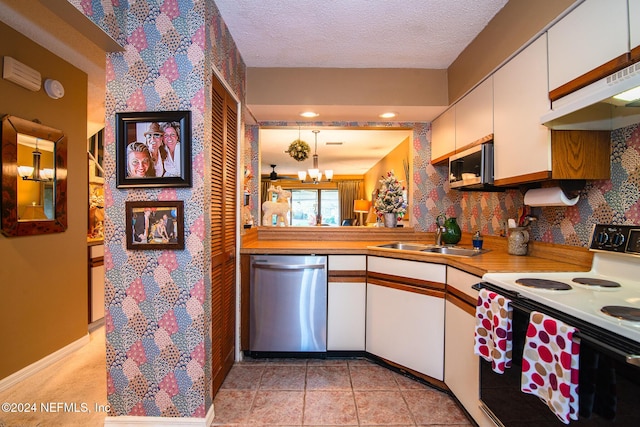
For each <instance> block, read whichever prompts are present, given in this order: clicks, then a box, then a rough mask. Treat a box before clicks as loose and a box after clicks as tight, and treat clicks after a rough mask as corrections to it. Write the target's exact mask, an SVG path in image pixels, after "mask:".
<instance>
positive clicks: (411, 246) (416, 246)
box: [377, 242, 428, 251]
mask: <svg viewBox="0 0 640 427" xmlns="http://www.w3.org/2000/svg"><path fill="white" fill-rule="evenodd" d="M377 247H378V248H386V249H398V250H401V251H421V250H423V249H426V248H428V246H427V245H421V244H420V243H403V242H394V243H387V244H384V245H378V246H377Z"/></svg>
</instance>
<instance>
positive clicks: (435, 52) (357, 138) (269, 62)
mask: <svg viewBox="0 0 640 427" xmlns="http://www.w3.org/2000/svg"><path fill="white" fill-rule="evenodd" d="M215 3H216V5H217V6H218V9H219V10H220V14H221V16H222V18H223V20H224V22H225V23H226V24H227V27H228V28H229V32H230V33H231V35H232V37H233V39H234V41H235V43H236V46H237V47H238V50H239V51H240V54H241V55H242V58H243V60H244V62H245V64H246V65H247V67H284V68H286V67H302V68H304V67H320V68H427V69H446V68H448V67H449V65H451V63H452V62H453V61H454V60H455V59H456V58H457V57H458V55H459V54H460V53H461V52H462V51H463V50H464V49H465V48H466V47H467V46H468V45H469V43H471V41H472V40H473V39H474V38H475V37H476V36H477V35H478V33H480V31H482V29H483V28H484V27H485V26H486V25H487V23H488V22H489V21H490V20H491V19H492V18H493V17H494V16H495V14H496V13H498V12H499V11H500V9H502V7H503V6H504V5H505V4H506V3H507V0H322V1H319V0H261V1H255V0H215ZM248 107H249V109H251V110H252V113H253V114H254V116H255V117H256V119H257V120H258V121H262V120H276V119H274V115H275V116H277V117H278V118H277V120H282V121H296V120H300V117H299V116H298V113H299V112H300V111H304V110H305V108H304V106H301V105H276V106H274V105H269V106H252V105H248ZM252 107H253V108H252ZM322 107H323V114H322V115H321V117H319V118H318V119H317V120H320V121H324V122H328V121H361V122H366V121H371V120H372V118H373V119H375V118H377V115H378V114H380V113H381V112H383V111H386V110H381V106H354V105H330V106H327V105H323V106H322ZM388 107H389V108H388V110H392V111H395V112H398V113H399V119H400V120H403V121H428V120H431V119H432V118H434V117H436V116H437V115H438V114H439V113H440V112H441V111H442V107H441V106H423V107H416V106H402V105H395V106H388ZM311 109H313V108H311ZM417 117H418V118H421V120H420V119H417ZM322 129H323V130H322V132H321V133H320V134H319V136H318V138H319V143H318V155H319V157H320V168H321V169H329V168H332V169H334V170H335V171H336V173H337V174H350V173H353V174H361V173H363V171H367V170H369V169H370V168H371V167H372V166H373V165H374V164H375V163H376V162H377V161H378V160H379V159H380V158H381V157H384V155H386V154H387V153H388V152H389V151H391V150H392V149H393V148H394V147H395V146H397V145H398V144H399V143H400V142H402V140H403V138H404V137H405V135H398V134H397V133H396V134H394V133H393V132H389V133H385V132H384V131H376V132H369V131H363V130H359V131H345V130H341V129H332V128H330V127H324V128H322ZM307 133H308V135H306V136H305V135H303V138H302V139H303V140H305V141H307V142H308V143H310V144H311V143H312V142H313V136H312V134H311V132H310V130H308V131H307ZM334 133H335V134H334ZM296 134H297V129H291V128H289V129H283V130H281V131H278V130H273V129H270V130H269V131H268V132H264V131H261V135H260V159H261V162H260V163H261V170H262V173H263V174H264V173H269V172H270V171H271V168H270V167H269V165H270V164H276V165H278V167H277V168H276V170H277V171H278V172H279V173H281V174H285V173H286V174H290V173H294V174H295V171H296V170H297V169H301V165H300V164H296V162H295V161H291V160H290V159H289V156H288V155H287V154H283V151H284V150H285V149H286V147H288V145H289V143H291V141H293V140H294V139H296V137H297V136H296ZM333 140H341V141H344V144H343V145H341V146H326V147H325V146H323V145H322V144H323V142H324V141H333ZM309 162H310V161H309ZM307 167H308V166H307ZM302 168H303V169H304V167H302Z"/></svg>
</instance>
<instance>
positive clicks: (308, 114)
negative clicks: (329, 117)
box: [300, 111, 320, 118]
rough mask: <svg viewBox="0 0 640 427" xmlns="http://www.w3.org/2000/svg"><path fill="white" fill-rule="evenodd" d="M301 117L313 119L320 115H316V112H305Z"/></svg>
mask: <svg viewBox="0 0 640 427" xmlns="http://www.w3.org/2000/svg"><path fill="white" fill-rule="evenodd" d="M300 115H301V116H302V117H307V118H312V117H318V116H319V115H320V114H318V113H316V112H315V111H305V112H302V113H300Z"/></svg>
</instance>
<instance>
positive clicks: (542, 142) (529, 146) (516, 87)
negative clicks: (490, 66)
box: [493, 34, 551, 185]
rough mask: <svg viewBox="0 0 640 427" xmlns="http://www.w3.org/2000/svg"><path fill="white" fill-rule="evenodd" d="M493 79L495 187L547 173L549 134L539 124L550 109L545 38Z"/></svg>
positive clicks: (511, 62)
mask: <svg viewBox="0 0 640 427" xmlns="http://www.w3.org/2000/svg"><path fill="white" fill-rule="evenodd" d="M493 77H494V78H493V92H494V135H493V144H494V180H495V181H496V184H499V185H500V184H503V185H504V184H512V183H519V182H526V181H527V180H530V179H529V177H531V174H535V173H540V172H548V171H550V170H551V134H550V131H549V129H548V128H547V127H545V126H543V125H541V124H540V117H541V116H542V115H543V114H544V113H546V112H548V111H549V108H550V102H549V97H548V86H547V41H546V35H544V34H543V35H542V36H540V37H539V38H538V39H537V40H535V41H534V42H533V43H532V44H530V45H529V46H528V47H527V48H525V49H524V50H523V51H522V52H520V53H519V54H518V55H517V56H515V57H514V58H513V59H511V60H510V61H509V62H508V63H507V64H505V65H504V66H503V67H502V68H500V69H499V70H497V71H496V72H495V73H494V76H493ZM533 178H534V180H535V179H537V178H538V177H533ZM500 180H502V181H503V182H500Z"/></svg>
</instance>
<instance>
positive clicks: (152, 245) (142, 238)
mask: <svg viewBox="0 0 640 427" xmlns="http://www.w3.org/2000/svg"><path fill="white" fill-rule="evenodd" d="M125 209H126V215H125V216H126V221H127V229H126V233H125V236H126V239H127V249H133V250H149V249H151V250H153V249H157V250H160V249H184V202H183V201H182V200H171V201H164V200H163V201H140V202H126V203H125Z"/></svg>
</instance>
